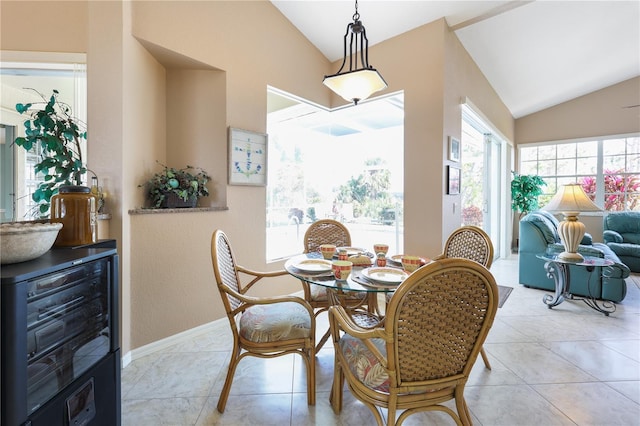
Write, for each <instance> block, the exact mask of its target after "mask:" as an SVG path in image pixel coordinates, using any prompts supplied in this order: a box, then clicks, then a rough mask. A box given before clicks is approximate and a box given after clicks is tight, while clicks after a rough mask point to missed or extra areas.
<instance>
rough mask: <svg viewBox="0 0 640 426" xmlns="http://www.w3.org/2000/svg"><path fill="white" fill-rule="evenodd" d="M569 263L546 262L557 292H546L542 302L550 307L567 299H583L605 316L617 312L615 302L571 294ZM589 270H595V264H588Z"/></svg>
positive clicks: (545, 265)
mask: <svg viewBox="0 0 640 426" xmlns="http://www.w3.org/2000/svg"><path fill="white" fill-rule="evenodd" d="M569 265H570V264H569V263H564V262H556V261H551V260H550V261H548V262H546V263H545V264H544V268H545V270H546V271H547V276H548V277H549V278H552V279H553V280H554V282H555V293H554V294H553V295H550V294H545V295H544V296H543V297H542V302H544V304H546V305H547V307H548V308H549V309H551V308H553V307H554V306H558V305H559V304H561V303H562V302H564V301H565V299H571V300H581V301H583V302H584V303H585V305H587V306H588V307H590V308H591V309H594V310H596V311H598V312H601V313H603V314H604V315H605V316H609V314H611V313H613V312H615V310H616V305H615V304H614V303H613V302H608V301H598V300H597V299H596V298H595V297H586V298H582V297H575V296H574V295H573V294H571V289H570V288H569V287H570V282H571V281H570V276H569ZM586 268H587V271H589V272H591V271H593V266H586Z"/></svg>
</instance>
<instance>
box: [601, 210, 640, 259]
mask: <svg viewBox="0 0 640 426" xmlns="http://www.w3.org/2000/svg"><path fill="white" fill-rule="evenodd" d="M603 229H604V232H603V235H602V237H603V241H604V243H605V244H606V245H607V246H609V248H610V249H611V250H613V252H614V253H615V254H616V255H617V256H618V257H619V258H620V260H621V261H622V263H624V264H625V265H627V266H628V267H629V269H631V270H632V271H633V272H640V212H613V213H608V214H607V215H606V216H605V217H604V222H603Z"/></svg>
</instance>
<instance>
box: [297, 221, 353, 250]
mask: <svg viewBox="0 0 640 426" xmlns="http://www.w3.org/2000/svg"><path fill="white" fill-rule="evenodd" d="M322 244H335V246H336V247H350V246H351V234H349V230H348V229H347V227H346V226H344V225H343V224H342V223H340V222H338V221H336V220H333V219H320V220H317V221H315V222H313V223H312V224H311V225H309V228H308V229H307V232H305V234H304V252H305V253H313V252H316V251H318V250H319V249H320V246H321V245H322Z"/></svg>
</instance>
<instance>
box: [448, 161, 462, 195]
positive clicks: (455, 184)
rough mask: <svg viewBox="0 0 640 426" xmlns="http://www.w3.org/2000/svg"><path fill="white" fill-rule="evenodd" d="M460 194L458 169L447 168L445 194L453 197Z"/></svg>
mask: <svg viewBox="0 0 640 426" xmlns="http://www.w3.org/2000/svg"><path fill="white" fill-rule="evenodd" d="M459 193H460V169H459V168H457V167H453V166H447V194H449V195H455V194H459Z"/></svg>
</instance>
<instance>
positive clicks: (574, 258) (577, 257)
mask: <svg viewBox="0 0 640 426" xmlns="http://www.w3.org/2000/svg"><path fill="white" fill-rule="evenodd" d="M558 259H560V260H566V261H568V262H582V261H583V260H584V257H583V256H582V255H581V254H580V253H569V252H568V251H563V252H562V253H560V254H559V255H558Z"/></svg>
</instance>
